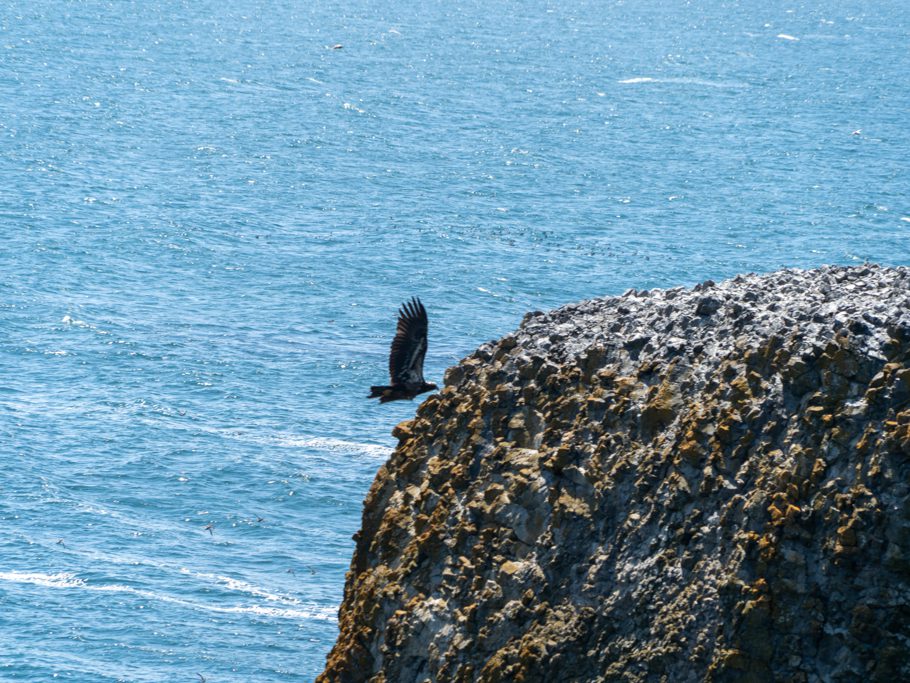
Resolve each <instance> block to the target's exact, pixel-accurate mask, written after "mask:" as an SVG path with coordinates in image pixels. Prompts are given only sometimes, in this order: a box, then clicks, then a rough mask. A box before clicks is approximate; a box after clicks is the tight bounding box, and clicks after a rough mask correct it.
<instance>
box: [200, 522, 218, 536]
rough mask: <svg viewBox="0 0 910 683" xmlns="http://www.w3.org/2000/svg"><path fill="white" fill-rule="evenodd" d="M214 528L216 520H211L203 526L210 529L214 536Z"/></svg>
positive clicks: (205, 529)
mask: <svg viewBox="0 0 910 683" xmlns="http://www.w3.org/2000/svg"><path fill="white" fill-rule="evenodd" d="M214 528H215V522H209V523H208V524H206V525H205V526H204V527H203V530H204V531H208V532H209V533H210V534H211V535H212V536H214V535H215V532H214V531H213V529H214Z"/></svg>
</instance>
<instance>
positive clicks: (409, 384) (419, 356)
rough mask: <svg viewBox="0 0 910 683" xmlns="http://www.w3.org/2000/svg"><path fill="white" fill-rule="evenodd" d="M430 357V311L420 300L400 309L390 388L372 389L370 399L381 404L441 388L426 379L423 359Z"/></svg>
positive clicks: (415, 298) (393, 341)
mask: <svg viewBox="0 0 910 683" xmlns="http://www.w3.org/2000/svg"><path fill="white" fill-rule="evenodd" d="M426 355H427V309H425V308H424V307H423V304H422V303H420V299H418V298H417V297H414V298H412V299H411V300H410V301H408V302H405V304H404V305H403V306H402V307H401V308H400V309H398V330H397V331H396V332H395V338H394V339H393V340H392V349H391V351H390V352H389V377H390V378H391V384H390V385H389V386H377V387H370V395H369V396H368V397H367V398H378V399H379V402H380V403H388V402H389V401H400V400H403V399H409V400H410V399H413V398H414V397H415V396H417V395H418V394H422V393H423V392H425V391H433V390H434V389H436V388H437V386H436V385H435V384H433V383H432V382H427V381H425V380H424V379H423V357H424V356H426Z"/></svg>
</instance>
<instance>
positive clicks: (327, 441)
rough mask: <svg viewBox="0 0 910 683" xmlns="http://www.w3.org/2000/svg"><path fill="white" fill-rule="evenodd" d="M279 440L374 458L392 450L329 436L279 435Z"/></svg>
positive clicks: (299, 446)
mask: <svg viewBox="0 0 910 683" xmlns="http://www.w3.org/2000/svg"><path fill="white" fill-rule="evenodd" d="M277 442H278V444H279V445H280V446H290V447H293V448H316V449H319V450H322V451H331V452H333V453H356V454H358V455H368V456H370V457H372V458H383V459H384V458H387V457H389V454H390V453H391V452H392V449H391V448H389V447H388V446H380V445H379V444H375V443H358V442H356V441H345V440H343V439H333V438H331V437H327V436H314V437H294V436H288V437H279V438H278V439H277Z"/></svg>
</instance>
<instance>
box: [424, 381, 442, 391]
mask: <svg viewBox="0 0 910 683" xmlns="http://www.w3.org/2000/svg"><path fill="white" fill-rule="evenodd" d="M438 388H439V387H437V386H436V385H435V384H433V383H432V382H424V383H423V390H424V391H436V390H437V389H438Z"/></svg>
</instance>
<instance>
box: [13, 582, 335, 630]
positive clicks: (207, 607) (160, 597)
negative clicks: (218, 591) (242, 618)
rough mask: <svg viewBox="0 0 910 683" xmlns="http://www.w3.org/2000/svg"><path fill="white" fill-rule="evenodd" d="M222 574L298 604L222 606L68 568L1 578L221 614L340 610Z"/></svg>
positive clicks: (322, 616)
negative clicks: (95, 580)
mask: <svg viewBox="0 0 910 683" xmlns="http://www.w3.org/2000/svg"><path fill="white" fill-rule="evenodd" d="M200 576H202V575H200ZM218 578H220V579H222V580H224V583H226V584H229V585H228V587H229V588H230V587H231V585H230V584H234V585H237V586H242V587H243V591H244V592H247V593H253V594H256V595H260V596H261V597H266V596H268V598H267V599H274V600H278V601H293V604H295V605H297V606H296V607H293V608H291V607H272V606H265V605H228V606H222V605H214V604H208V603H203V602H194V601H192V600H185V599H183V598H177V597H174V596H171V595H164V594H161V593H156V592H154V591H150V590H145V589H142V588H134V587H132V586H123V585H120V584H108V585H93V584H89V583H87V582H86V581H85V580H84V579H80V578H79V577H77V576H75V575H74V574H70V573H67V572H62V573H59V574H43V573H41V572H0V581H7V582H10V583H26V584H31V585H34V586H42V587H45V588H73V589H79V590H87V591H96V592H101V593H126V594H129V595H135V596H137V597H140V598H143V599H145V600H149V601H152V602H166V603H169V604H172V605H179V606H181V607H186V608H187V609H191V610H201V611H205V612H216V613H219V614H258V615H260V616H265V617H277V618H280V619H301V620H313V619H316V620H320V621H332V620H334V619H335V617H336V613H337V610H336V608H334V607H321V606H319V605H304V604H302V603H300V601H297V600H294V599H288V598H282V597H281V596H272V595H270V594H269V593H267V592H265V591H263V590H261V589H258V588H256V587H255V586H251V585H250V584H247V583H245V582H243V581H237V580H235V579H230V578H229V577H218ZM250 589H252V590H250Z"/></svg>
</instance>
